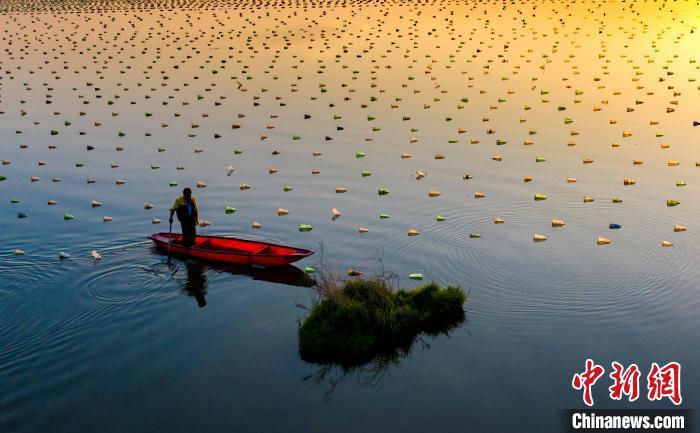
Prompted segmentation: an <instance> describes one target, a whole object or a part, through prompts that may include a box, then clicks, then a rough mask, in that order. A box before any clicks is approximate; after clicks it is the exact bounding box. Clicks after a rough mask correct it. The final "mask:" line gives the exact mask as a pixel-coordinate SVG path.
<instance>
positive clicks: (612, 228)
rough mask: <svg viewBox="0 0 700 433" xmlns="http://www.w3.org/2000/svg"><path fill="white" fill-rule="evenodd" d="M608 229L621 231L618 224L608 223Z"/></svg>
mask: <svg viewBox="0 0 700 433" xmlns="http://www.w3.org/2000/svg"><path fill="white" fill-rule="evenodd" d="M608 228H610V229H611V230H617V229H621V228H622V226H621V225H620V224H615V223H610V224H609V225H608Z"/></svg>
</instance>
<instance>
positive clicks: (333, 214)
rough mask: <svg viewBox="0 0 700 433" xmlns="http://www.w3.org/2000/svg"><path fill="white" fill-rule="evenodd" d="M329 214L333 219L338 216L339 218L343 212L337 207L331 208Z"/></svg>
mask: <svg viewBox="0 0 700 433" xmlns="http://www.w3.org/2000/svg"><path fill="white" fill-rule="evenodd" d="M331 214H332V216H331V219H332V220H333V221H335V220H337V219H338V218H340V216H341V215H342V214H343V213H342V212H340V211H339V210H338V209H336V208H333V209H331Z"/></svg>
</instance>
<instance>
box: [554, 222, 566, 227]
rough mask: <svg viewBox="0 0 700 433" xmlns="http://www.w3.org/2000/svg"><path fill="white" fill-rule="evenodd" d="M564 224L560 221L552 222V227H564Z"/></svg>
mask: <svg viewBox="0 0 700 433" xmlns="http://www.w3.org/2000/svg"><path fill="white" fill-rule="evenodd" d="M565 224H566V223H565V222H564V221H562V220H552V227H564V225H565Z"/></svg>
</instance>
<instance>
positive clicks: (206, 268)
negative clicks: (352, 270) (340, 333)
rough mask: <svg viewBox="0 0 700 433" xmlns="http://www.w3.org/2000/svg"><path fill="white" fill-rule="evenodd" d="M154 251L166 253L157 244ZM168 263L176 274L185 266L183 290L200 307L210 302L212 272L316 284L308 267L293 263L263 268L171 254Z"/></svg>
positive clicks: (305, 284) (292, 282)
mask: <svg viewBox="0 0 700 433" xmlns="http://www.w3.org/2000/svg"><path fill="white" fill-rule="evenodd" d="M151 251H152V252H153V253H154V254H158V255H164V254H163V253H162V252H161V251H160V250H158V249H157V248H156V247H152V249H151ZM168 263H170V265H171V267H172V268H174V269H175V270H174V272H173V274H176V273H177V272H178V271H179V270H180V269H183V267H184V269H185V270H186V273H187V274H186V276H185V277H184V279H182V291H183V293H184V294H186V295H187V296H192V297H194V298H195V299H196V301H197V305H198V306H199V307H204V306H205V305H207V301H206V294H207V284H208V282H207V280H208V278H207V274H208V273H210V272H219V273H228V274H231V275H247V276H249V277H250V278H252V279H253V280H259V281H268V282H270V283H276V284H285V285H288V286H297V287H312V286H313V285H314V284H315V281H314V280H313V279H312V278H310V277H309V276H308V275H307V274H306V273H305V272H304V271H302V270H301V269H299V268H297V267H296V266H292V265H286V266H277V267H272V268H260V267H255V266H241V265H233V264H229V263H219V262H209V261H204V260H193V259H184V258H175V257H172V258H169V259H168Z"/></svg>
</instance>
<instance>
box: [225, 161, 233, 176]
mask: <svg viewBox="0 0 700 433" xmlns="http://www.w3.org/2000/svg"><path fill="white" fill-rule="evenodd" d="M232 174H233V166H232V165H231V164H226V176H231V175H232Z"/></svg>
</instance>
